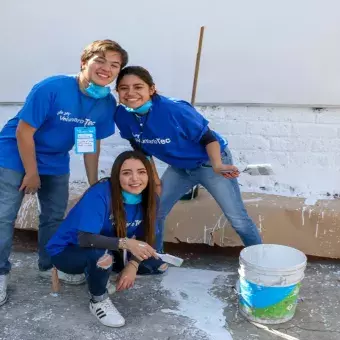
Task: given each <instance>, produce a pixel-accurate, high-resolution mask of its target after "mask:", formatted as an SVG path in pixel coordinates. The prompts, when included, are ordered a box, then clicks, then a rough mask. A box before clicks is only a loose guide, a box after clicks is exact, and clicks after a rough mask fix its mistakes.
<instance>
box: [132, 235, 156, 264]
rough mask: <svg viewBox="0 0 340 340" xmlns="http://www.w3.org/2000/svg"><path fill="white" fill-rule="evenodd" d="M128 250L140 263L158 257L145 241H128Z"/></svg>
mask: <svg viewBox="0 0 340 340" xmlns="http://www.w3.org/2000/svg"><path fill="white" fill-rule="evenodd" d="M126 249H127V250H128V251H129V252H130V253H131V254H132V255H134V256H136V257H137V259H138V260H139V261H144V260H147V259H148V258H149V257H156V258H157V255H156V250H155V249H153V248H152V247H151V246H150V245H148V244H147V243H145V242H143V241H138V240H135V239H132V238H129V239H127V240H126Z"/></svg>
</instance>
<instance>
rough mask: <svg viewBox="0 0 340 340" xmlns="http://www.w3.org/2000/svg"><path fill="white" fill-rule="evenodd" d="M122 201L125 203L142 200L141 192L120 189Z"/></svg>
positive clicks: (134, 202) (135, 202)
mask: <svg viewBox="0 0 340 340" xmlns="http://www.w3.org/2000/svg"><path fill="white" fill-rule="evenodd" d="M122 195H123V202H124V203H126V204H139V203H141V202H142V194H131V193H130V192H127V191H125V190H122Z"/></svg>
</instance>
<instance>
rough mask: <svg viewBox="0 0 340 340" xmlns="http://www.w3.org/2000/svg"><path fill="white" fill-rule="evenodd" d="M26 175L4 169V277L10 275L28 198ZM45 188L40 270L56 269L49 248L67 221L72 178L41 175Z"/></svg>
mask: <svg viewBox="0 0 340 340" xmlns="http://www.w3.org/2000/svg"><path fill="white" fill-rule="evenodd" d="M23 178H24V174H22V173H20V172H16V171H13V170H11V169H5V168H0V275H4V274H7V273H9V271H10V270H11V264H10V262H9V256H10V253H11V248H12V241H13V232H14V223H15V220H16V218H17V215H18V211H19V209H20V206H21V202H22V200H23V198H24V193H23V192H20V191H19V188H20V185H21V182H22V180H23ZM40 181H41V188H40V189H39V191H38V197H39V201H40V206H41V214H40V216H39V220H40V223H39V231H38V246H39V269H40V270H48V269H50V268H52V264H51V259H50V257H49V255H48V254H47V252H46V250H45V245H46V243H47V242H48V241H49V239H50V238H51V236H52V235H53V234H54V233H55V231H56V230H57V228H58V226H59V224H60V223H61V221H62V220H63V218H64V214H65V210H66V208H67V203H68V182H69V174H66V175H60V176H50V175H40Z"/></svg>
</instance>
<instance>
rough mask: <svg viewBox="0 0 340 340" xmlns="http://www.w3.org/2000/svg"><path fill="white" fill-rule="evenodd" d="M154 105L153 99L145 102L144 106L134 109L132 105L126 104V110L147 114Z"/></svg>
mask: <svg viewBox="0 0 340 340" xmlns="http://www.w3.org/2000/svg"><path fill="white" fill-rule="evenodd" d="M151 106H152V100H151V99H150V100H148V101H147V102H146V103H144V104H143V105H142V106H140V107H137V108H136V109H132V108H131V107H127V106H125V105H124V107H125V109H126V111H129V112H133V113H137V114H139V115H145V114H147V113H148V112H149V111H150V108H151Z"/></svg>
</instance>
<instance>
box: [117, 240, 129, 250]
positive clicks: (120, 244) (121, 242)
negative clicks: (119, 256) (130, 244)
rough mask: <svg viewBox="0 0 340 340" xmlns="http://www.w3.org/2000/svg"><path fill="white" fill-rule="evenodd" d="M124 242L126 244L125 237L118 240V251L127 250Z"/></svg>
mask: <svg viewBox="0 0 340 340" xmlns="http://www.w3.org/2000/svg"><path fill="white" fill-rule="evenodd" d="M126 242H127V238H126V237H124V238H120V239H119V243H118V247H119V249H127V244H126Z"/></svg>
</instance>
